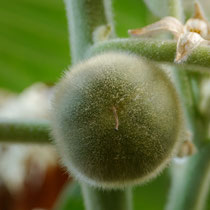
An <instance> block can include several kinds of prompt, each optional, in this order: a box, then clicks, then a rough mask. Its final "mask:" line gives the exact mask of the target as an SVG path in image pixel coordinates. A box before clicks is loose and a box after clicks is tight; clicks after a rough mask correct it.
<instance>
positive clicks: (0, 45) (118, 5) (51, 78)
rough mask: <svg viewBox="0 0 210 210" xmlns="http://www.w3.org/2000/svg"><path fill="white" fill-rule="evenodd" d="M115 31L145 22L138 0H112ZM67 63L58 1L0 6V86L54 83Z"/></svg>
mask: <svg viewBox="0 0 210 210" xmlns="http://www.w3.org/2000/svg"><path fill="white" fill-rule="evenodd" d="M113 2H114V12H115V13H116V14H115V22H116V28H117V33H118V34H119V35H120V36H128V35H127V30H128V29H129V28H136V27H141V26H143V25H145V24H147V19H148V17H150V16H149V15H148V10H147V9H146V7H145V4H144V3H143V1H142V0H121V1H117V0H114V1H113ZM69 64H70V56H69V43H68V30H67V20H66V14H65V8H64V4H63V1H62V0H45V1H42V0H30V1H27V0H8V1H1V7H0V87H1V88H7V89H10V90H13V91H16V92H18V91H21V90H23V89H24V88H25V87H27V86H29V85H31V84H32V83H34V82H36V81H43V82H47V83H54V82H56V81H57V80H58V78H59V77H60V74H61V72H62V71H63V70H64V69H66V68H67V67H68V65H69Z"/></svg>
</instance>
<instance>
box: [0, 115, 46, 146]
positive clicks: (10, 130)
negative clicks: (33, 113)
mask: <svg viewBox="0 0 210 210" xmlns="http://www.w3.org/2000/svg"><path fill="white" fill-rule="evenodd" d="M0 142H1V143H37V144H40V143H50V137H49V122H48V121H47V120H20V119H18V120H8V119H1V120H0Z"/></svg>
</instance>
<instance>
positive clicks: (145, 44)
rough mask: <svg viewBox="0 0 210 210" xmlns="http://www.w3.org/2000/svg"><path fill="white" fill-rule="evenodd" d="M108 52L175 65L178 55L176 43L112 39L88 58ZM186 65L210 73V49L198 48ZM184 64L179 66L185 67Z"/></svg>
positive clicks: (94, 49)
mask: <svg viewBox="0 0 210 210" xmlns="http://www.w3.org/2000/svg"><path fill="white" fill-rule="evenodd" d="M106 51H107V52H108V51H120V52H123V51H124V52H130V53H134V54H137V55H139V56H143V57H146V58H148V59H151V60H154V61H158V62H169V63H172V64H174V58H175V53H176V42H175V41H160V40H152V39H140V38H132V39H131V38H129V39H112V40H108V41H104V42H100V43H97V44H95V45H94V46H93V47H92V48H90V50H89V51H88V53H87V55H86V56H87V57H91V56H93V55H97V54H100V53H104V52H106ZM184 64H188V65H195V66H197V67H199V68H201V70H202V67H207V68H205V69H203V71H207V72H209V73H210V47H206V46H200V47H198V48H196V49H195V50H194V51H193V52H192V54H191V55H190V56H189V58H188V59H187V61H186V62H185V63H184ZM184 64H177V66H181V67H183V65H184Z"/></svg>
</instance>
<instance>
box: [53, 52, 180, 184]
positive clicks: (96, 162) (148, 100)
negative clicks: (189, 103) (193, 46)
mask: <svg viewBox="0 0 210 210" xmlns="http://www.w3.org/2000/svg"><path fill="white" fill-rule="evenodd" d="M52 127H53V136H54V139H55V142H56V145H57V146H58V149H59V151H60V153H61V156H62V159H63V162H64V164H65V165H66V166H67V168H68V169H69V171H71V172H72V173H73V174H74V175H75V176H76V177H77V178H78V179H81V180H83V181H86V182H88V183H90V184H92V185H95V186H100V187H108V188H112V187H123V186H126V185H131V184H136V183H142V182H144V181H147V180H149V179H150V178H151V177H154V176H155V175H156V174H157V173H158V172H159V171H160V170H161V169H162V168H164V167H165V166H166V165H167V163H168V162H169V160H170V158H171V156H172V155H173V154H174V153H175V151H176V149H177V147H178V146H179V142H180V139H181V135H182V130H183V127H184V125H183V119H182V110H181V108H180V104H179V100H178V96H177V93H176V90H175V88H174V86H173V84H172V82H171V81H170V79H169V78H168V76H167V75H166V73H165V72H164V71H163V70H162V69H160V68H158V67H156V66H154V65H153V64H151V63H148V62H147V61H145V60H143V59H142V58H139V57H137V56H135V55H130V54H125V53H107V54H103V55H98V56H95V57H93V58H90V59H89V60H87V61H85V62H83V63H81V64H78V65H76V66H75V67H73V68H72V69H71V70H70V71H68V72H66V74H65V76H64V78H63V79H62V80H61V81H60V83H59V84H58V85H57V88H56V93H55V97H54V100H53V109H52Z"/></svg>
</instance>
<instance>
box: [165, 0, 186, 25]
mask: <svg viewBox="0 0 210 210" xmlns="http://www.w3.org/2000/svg"><path fill="white" fill-rule="evenodd" d="M168 10H169V14H170V16H173V17H176V18H177V19H179V20H180V21H181V22H183V21H184V13H183V5H182V0H168Z"/></svg>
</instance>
